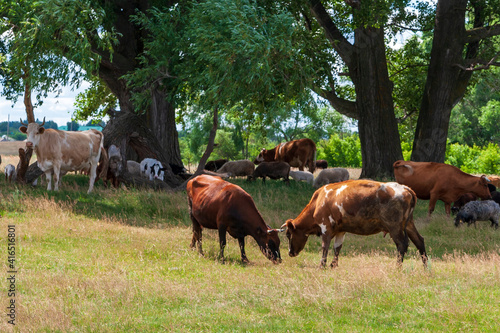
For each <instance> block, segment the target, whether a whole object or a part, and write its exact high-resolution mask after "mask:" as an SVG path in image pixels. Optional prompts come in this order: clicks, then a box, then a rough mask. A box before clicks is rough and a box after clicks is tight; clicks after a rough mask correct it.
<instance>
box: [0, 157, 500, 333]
mask: <svg viewBox="0 0 500 333" xmlns="http://www.w3.org/2000/svg"><path fill="white" fill-rule="evenodd" d="M12 159H13V160H14V158H12ZM2 160H3V162H2V166H1V172H0V215H1V216H2V217H1V218H0V222H1V228H0V242H1V243H2V244H3V246H2V249H3V250H1V251H0V258H1V259H2V263H3V269H2V270H3V276H4V278H2V282H1V284H0V290H1V292H2V295H7V289H8V288H9V286H8V282H7V281H6V279H5V276H6V275H7V271H8V270H9V267H8V265H7V257H8V254H7V250H6V244H7V234H8V225H15V230H16V231H15V232H16V258H15V259H16V268H17V273H16V284H15V288H16V295H15V302H16V325H15V327H13V326H12V325H10V324H8V322H7V320H8V318H7V317H6V316H5V315H3V316H2V320H1V321H0V331H1V332H8V331H16V332H53V331H59V332H161V331H182V332H214V331H250V332H279V331H290V332H300V331H317V332H333V331H343V332H345V331H349V332H364V331H377V332H382V331H383V332H386V331H405V332H416V331H418V332H422V331H424V332H431V331H448V332H458V331H464V332H465V331H466V332H497V331H498V329H499V324H498V323H499V322H500V309H499V307H498V300H499V299H500V230H493V229H492V228H490V227H489V222H478V223H477V228H474V227H467V226H461V227H460V228H455V227H454V226H453V221H452V219H451V218H450V219H448V218H447V217H446V215H445V214H444V207H443V205H442V203H441V202H439V203H438V206H437V207H436V211H435V212H434V214H433V216H432V219H431V220H430V221H427V219H426V215H427V207H428V201H423V200H419V202H418V203H417V210H416V212H415V217H416V226H417V229H418V230H419V232H420V233H421V234H422V236H423V237H424V238H425V243H426V248H427V253H428V255H429V258H430V260H429V267H428V269H427V270H424V269H423V267H422V262H421V260H420V258H418V255H417V251H416V249H415V247H414V246H413V244H411V243H410V247H409V252H408V254H407V256H406V257H405V261H404V262H403V266H402V268H401V269H397V268H396V247H395V245H394V243H393V241H392V240H391V239H390V237H389V236H386V237H385V238H384V237H383V235H382V234H377V235H373V236H368V237H362V236H355V235H351V234H348V235H347V236H346V239H345V242H344V246H343V248H342V252H341V254H340V259H339V267H338V268H337V269H334V270H331V269H329V268H327V269H319V268H318V267H319V263H320V256H321V255H320V251H321V242H320V239H319V238H318V237H316V236H310V237H309V241H308V243H307V245H306V248H305V249H304V251H303V252H301V253H300V255H299V256H298V257H296V258H290V257H289V256H288V253H287V247H288V241H287V239H286V237H285V235H284V234H282V235H280V237H281V257H282V258H283V262H282V263H281V264H279V265H273V264H272V263H271V262H270V261H269V260H267V259H266V258H265V257H264V256H263V255H262V253H261V252H260V251H259V249H258V248H257V246H256V243H255V241H254V240H253V239H251V238H247V239H246V243H247V246H246V250H247V256H248V258H249V260H250V264H248V265H243V264H241V262H240V253H239V248H238V243H237V241H236V240H234V239H233V238H231V237H229V236H228V245H227V247H226V251H225V256H226V264H224V265H223V264H220V263H219V262H218V261H217V254H218V252H219V245H218V236H217V233H216V231H214V230H204V232H203V235H204V244H203V247H204V251H205V257H201V256H199V254H198V253H197V251H195V250H192V249H190V248H189V244H190V241H191V235H192V233H191V222H190V219H189V216H188V208H187V200H186V194H185V192H180V193H163V192H153V191H146V190H141V191H140V190H136V189H118V190H115V189H106V188H104V186H103V185H102V183H101V182H99V183H97V185H96V189H95V192H93V193H91V194H90V195H88V194H87V193H86V189H87V186H88V178H87V177H85V176H80V175H67V176H65V177H64V178H63V180H62V185H61V190H60V191H59V192H49V193H48V192H47V191H46V190H45V186H41V187H37V188H32V187H29V186H19V185H16V184H6V183H5V178H4V177H3V167H4V166H5V164H6V163H13V162H7V161H8V160H9V158H8V157H7V158H6V157H5V156H4V155H3V154H2ZM16 163H17V162H16ZM13 164H14V163H13ZM232 182H235V183H236V184H238V185H240V186H242V187H243V188H244V189H245V190H246V191H247V192H249V193H250V194H251V195H252V196H253V198H254V200H255V202H256V205H257V207H258V208H259V210H260V212H261V214H262V215H263V217H264V219H265V220H266V222H267V223H268V224H270V225H271V226H272V227H279V226H280V225H281V224H282V223H283V222H284V221H285V220H286V219H288V218H294V217H296V216H297V215H298V214H299V212H300V211H301V210H302V209H303V207H304V206H305V205H306V204H307V203H308V202H309V199H310V198H311V195H312V193H313V192H314V190H313V189H312V187H311V186H309V185H308V184H306V183H295V182H293V181H291V185H290V186H289V187H287V186H285V185H284V184H283V182H281V181H269V180H268V181H267V182H266V184H265V185H263V184H262V182H261V181H256V182H253V183H248V182H246V181H245V180H242V179H237V180H232ZM331 259H332V256H331V253H330V256H329V260H328V264H329V263H330V262H331ZM1 299H2V308H3V309H4V310H3V311H5V308H6V307H7V302H8V298H6V297H2V298H1ZM3 313H5V312H3Z"/></svg>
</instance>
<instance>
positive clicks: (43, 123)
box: [40, 117, 45, 126]
mask: <svg viewBox="0 0 500 333" xmlns="http://www.w3.org/2000/svg"><path fill="white" fill-rule="evenodd" d="M43 125H45V117H43V122H42V124H41V125H40V126H43Z"/></svg>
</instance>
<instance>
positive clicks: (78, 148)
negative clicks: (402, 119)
mask: <svg viewBox="0 0 500 333" xmlns="http://www.w3.org/2000/svg"><path fill="white" fill-rule="evenodd" d="M21 124H23V125H24V126H21V127H20V128H19V130H20V131H21V132H22V133H25V134H27V136H28V137H27V139H26V147H28V148H33V149H34V151H35V154H36V159H37V163H38V167H39V168H40V169H41V170H42V171H43V172H45V176H46V177H47V181H48V185H47V190H48V191H50V190H52V176H54V190H56V191H57V190H59V180H60V177H61V176H62V175H64V174H65V173H66V172H68V171H79V170H83V169H85V168H89V170H90V182H89V190H88V193H90V192H92V189H93V188H94V181H95V178H96V169H97V164H98V163H99V159H100V157H101V153H102V154H104V155H103V159H104V161H105V167H104V168H103V170H105V171H107V169H108V167H107V163H108V156H107V155H108V154H107V152H106V150H105V149H104V147H103V143H104V136H103V134H102V133H101V132H99V131H97V130H94V129H91V130H88V131H83V132H69V131H60V130H55V129H51V128H49V129H45V128H44V127H43V125H44V124H45V118H43V123H42V124H41V125H39V124H37V123H35V122H32V123H29V124H24V123H23V122H22V120H21Z"/></svg>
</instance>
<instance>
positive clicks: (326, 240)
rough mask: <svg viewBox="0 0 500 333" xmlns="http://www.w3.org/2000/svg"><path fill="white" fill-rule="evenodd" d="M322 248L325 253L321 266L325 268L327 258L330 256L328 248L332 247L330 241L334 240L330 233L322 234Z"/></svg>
mask: <svg viewBox="0 0 500 333" xmlns="http://www.w3.org/2000/svg"><path fill="white" fill-rule="evenodd" d="M321 240H322V243H321V248H322V249H323V254H322V256H321V262H320V264H319V266H320V267H321V268H324V267H325V266H326V258H327V257H328V250H329V249H330V242H331V241H332V237H331V236H330V235H328V234H326V233H325V234H323V235H322V236H321Z"/></svg>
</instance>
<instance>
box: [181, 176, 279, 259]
mask: <svg viewBox="0 0 500 333" xmlns="http://www.w3.org/2000/svg"><path fill="white" fill-rule="evenodd" d="M187 194H188V203H189V216H190V217H191V221H192V222H193V239H192V241H191V247H195V245H196V244H197V245H198V251H199V252H200V254H202V255H203V250H202V248H201V238H202V236H201V233H202V228H208V229H217V230H218V231H219V242H220V259H221V261H222V262H224V247H225V246H226V231H227V232H228V233H229V234H230V235H231V236H233V237H234V238H236V239H238V243H239V245H240V250H241V260H242V261H243V262H248V259H247V256H246V254H245V236H247V235H250V236H252V237H253V238H254V239H255V241H256V242H257V244H258V245H259V247H260V250H261V251H262V253H264V255H265V256H266V257H267V258H268V259H269V260H271V261H272V262H273V263H277V262H279V261H281V255H280V250H279V246H280V239H279V237H278V231H279V230H277V229H271V228H269V227H268V226H267V225H266V223H265V222H264V219H263V218H262V216H261V215H260V213H259V211H258V210H257V207H255V203H254V201H253V199H252V197H251V196H250V195H249V194H248V193H247V192H245V191H244V190H243V189H242V188H241V187H239V186H237V185H234V184H231V183H229V182H226V181H224V180H222V179H221V178H219V177H214V176H209V175H200V176H198V177H195V178H193V179H191V180H190V181H189V182H188V183H187Z"/></svg>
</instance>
